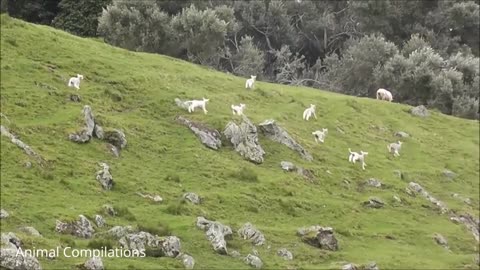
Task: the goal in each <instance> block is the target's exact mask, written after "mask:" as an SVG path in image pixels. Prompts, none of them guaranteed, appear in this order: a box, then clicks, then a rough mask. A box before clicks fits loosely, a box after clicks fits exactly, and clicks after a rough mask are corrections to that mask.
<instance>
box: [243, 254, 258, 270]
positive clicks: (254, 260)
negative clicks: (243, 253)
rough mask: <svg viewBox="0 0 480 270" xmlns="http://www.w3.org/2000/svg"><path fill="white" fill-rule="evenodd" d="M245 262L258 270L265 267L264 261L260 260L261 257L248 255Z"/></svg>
mask: <svg viewBox="0 0 480 270" xmlns="http://www.w3.org/2000/svg"><path fill="white" fill-rule="evenodd" d="M244 262H245V263H246V264H248V265H250V266H252V267H255V268H257V269H260V268H262V266H263V262H262V260H260V258H259V257H257V256H255V255H252V254H248V255H247V257H245V259H244Z"/></svg>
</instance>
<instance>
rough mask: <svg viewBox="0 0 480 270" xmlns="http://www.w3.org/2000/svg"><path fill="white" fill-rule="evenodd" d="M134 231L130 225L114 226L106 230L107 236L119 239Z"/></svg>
mask: <svg viewBox="0 0 480 270" xmlns="http://www.w3.org/2000/svg"><path fill="white" fill-rule="evenodd" d="M133 232H135V230H134V228H133V227H132V226H115V227H113V228H111V229H110V230H108V231H107V234H108V235H109V236H112V237H114V238H116V239H120V238H122V237H124V236H126V235H128V234H131V233H133Z"/></svg>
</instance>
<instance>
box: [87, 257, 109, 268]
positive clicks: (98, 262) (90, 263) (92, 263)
mask: <svg viewBox="0 0 480 270" xmlns="http://www.w3.org/2000/svg"><path fill="white" fill-rule="evenodd" d="M83 267H84V268H85V269H86V270H103V269H105V268H104V267H103V262H102V258H100V257H92V258H90V259H88V260H87V261H86V262H85V263H84V264H83Z"/></svg>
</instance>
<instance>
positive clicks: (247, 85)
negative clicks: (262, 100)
mask: <svg viewBox="0 0 480 270" xmlns="http://www.w3.org/2000/svg"><path fill="white" fill-rule="evenodd" d="M255 79H257V76H253V75H250V79H248V80H247V82H246V83H245V88H246V89H253V86H254V85H253V84H254V83H255Z"/></svg>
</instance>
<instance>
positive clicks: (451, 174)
mask: <svg viewBox="0 0 480 270" xmlns="http://www.w3.org/2000/svg"><path fill="white" fill-rule="evenodd" d="M442 173H443V176H445V177H447V178H448V179H450V180H452V179H455V178H456V177H457V174H456V173H454V172H452V171H450V170H447V169H445V170H443V172H442Z"/></svg>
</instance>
